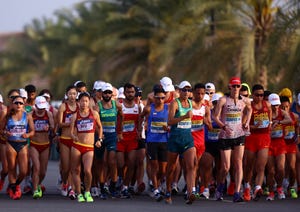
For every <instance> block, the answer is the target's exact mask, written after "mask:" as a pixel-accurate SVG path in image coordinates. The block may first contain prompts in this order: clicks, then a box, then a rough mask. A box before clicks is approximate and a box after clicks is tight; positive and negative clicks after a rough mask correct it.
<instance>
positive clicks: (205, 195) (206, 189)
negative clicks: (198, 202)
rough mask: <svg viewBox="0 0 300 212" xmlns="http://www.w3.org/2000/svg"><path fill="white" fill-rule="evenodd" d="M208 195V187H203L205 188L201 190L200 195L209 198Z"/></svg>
mask: <svg viewBox="0 0 300 212" xmlns="http://www.w3.org/2000/svg"><path fill="white" fill-rule="evenodd" d="M209 195H210V193H209V189H208V188H205V189H204V190H203V192H202V193H201V194H200V197H204V198H205V199H209Z"/></svg>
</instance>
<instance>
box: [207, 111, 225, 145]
mask: <svg viewBox="0 0 300 212" xmlns="http://www.w3.org/2000/svg"><path fill="white" fill-rule="evenodd" d="M210 116H211V122H212V123H211V124H212V129H211V130H208V128H207V126H206V125H205V127H204V128H205V142H207V143H213V142H218V141H219V134H220V131H221V128H220V127H219V125H218V124H217V123H216V122H215V120H214V119H213V112H212V111H211V115H210Z"/></svg>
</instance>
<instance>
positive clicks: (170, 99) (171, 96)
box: [165, 91, 174, 104]
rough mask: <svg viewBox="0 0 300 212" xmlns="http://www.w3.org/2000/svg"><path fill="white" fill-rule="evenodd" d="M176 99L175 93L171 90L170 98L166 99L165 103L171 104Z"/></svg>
mask: <svg viewBox="0 0 300 212" xmlns="http://www.w3.org/2000/svg"><path fill="white" fill-rule="evenodd" d="M173 99H174V93H173V92H172V91H171V92H170V96H169V98H168V99H166V100H165V104H170V103H171V102H172V101H173Z"/></svg>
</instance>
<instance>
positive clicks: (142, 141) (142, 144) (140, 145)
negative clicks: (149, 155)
mask: <svg viewBox="0 0 300 212" xmlns="http://www.w3.org/2000/svg"><path fill="white" fill-rule="evenodd" d="M145 148H146V140H145V139H140V140H138V147H137V150H139V149H145Z"/></svg>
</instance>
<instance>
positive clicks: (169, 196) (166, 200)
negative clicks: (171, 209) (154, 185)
mask: <svg viewBox="0 0 300 212" xmlns="http://www.w3.org/2000/svg"><path fill="white" fill-rule="evenodd" d="M165 203H166V204H169V205H171V204H172V199H171V193H170V192H166V194H165Z"/></svg>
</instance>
